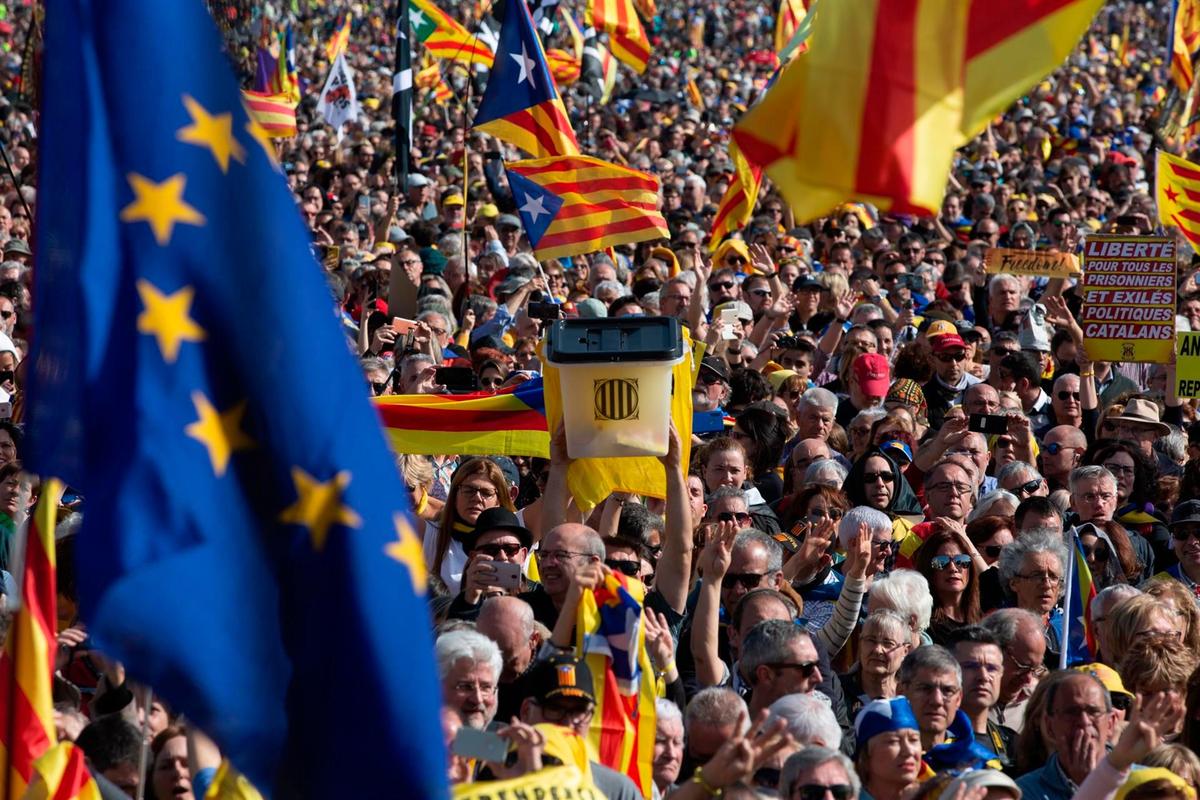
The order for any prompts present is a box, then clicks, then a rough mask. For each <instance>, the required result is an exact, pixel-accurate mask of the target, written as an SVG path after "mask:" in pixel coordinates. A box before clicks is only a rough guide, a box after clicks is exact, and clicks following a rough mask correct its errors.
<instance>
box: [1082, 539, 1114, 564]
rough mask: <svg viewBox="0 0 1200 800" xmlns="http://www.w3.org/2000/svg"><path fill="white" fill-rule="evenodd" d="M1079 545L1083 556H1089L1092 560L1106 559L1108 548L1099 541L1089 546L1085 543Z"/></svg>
mask: <svg viewBox="0 0 1200 800" xmlns="http://www.w3.org/2000/svg"><path fill="white" fill-rule="evenodd" d="M1080 547H1081V549H1082V550H1083V557H1084V558H1090V559H1092V560H1093V561H1108V548H1107V547H1105V546H1104V545H1102V544H1100V543H1099V542H1097V543H1096V544H1094V545H1092V546H1091V547H1088V546H1087V545H1080Z"/></svg>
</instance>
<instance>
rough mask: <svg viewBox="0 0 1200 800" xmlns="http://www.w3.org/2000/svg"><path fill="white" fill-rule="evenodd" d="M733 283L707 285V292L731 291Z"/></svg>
mask: <svg viewBox="0 0 1200 800" xmlns="http://www.w3.org/2000/svg"><path fill="white" fill-rule="evenodd" d="M733 286H734V283H733V281H713V282H712V283H710V284H709V285H708V290H709V291H710V292H711V291H712V290H714V289H732V288H733Z"/></svg>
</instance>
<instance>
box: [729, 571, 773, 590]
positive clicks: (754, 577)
mask: <svg viewBox="0 0 1200 800" xmlns="http://www.w3.org/2000/svg"><path fill="white" fill-rule="evenodd" d="M765 577H766V573H765V572H727V573H725V577H724V578H722V579H721V588H722V589H732V588H733V587H734V586H737V585H738V584H741V587H742V588H743V589H745V590H746V591H750V590H752V589H757V588H758V587H759V584H761V583H762V580H763V578H765Z"/></svg>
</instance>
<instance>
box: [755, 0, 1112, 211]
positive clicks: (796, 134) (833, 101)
mask: <svg viewBox="0 0 1200 800" xmlns="http://www.w3.org/2000/svg"><path fill="white" fill-rule="evenodd" d="M1102 4H1103V0H1031V1H1030V2H1026V3H1018V4H1015V5H1014V4H1009V3H996V2H994V0H971V1H970V2H966V1H965V0H862V2H856V3H831V4H829V6H828V7H823V8H822V10H821V12H820V13H821V15H822V19H821V26H820V34H819V35H818V36H816V37H815V39H814V40H813V41H812V43H811V44H810V47H809V50H808V53H807V54H806V55H805V57H804V58H802V59H796V60H794V61H792V62H791V63H790V64H789V65H788V66H787V67H786V68H785V69H784V70H783V72H782V73H781V74H780V76H779V80H778V81H776V83H775V86H774V87H772V89H771V90H770V91H769V92H768V93H767V95H766V97H765V98H764V99H763V101H762V102H761V103H759V104H758V105H757V106H755V107H754V108H753V109H751V110H750V111H749V112H748V113H747V114H746V115H745V116H743V117H742V120H741V122H740V123H739V124H738V125H737V127H736V128H735V130H734V137H735V138H736V140H737V143H738V146H739V147H741V149H742V152H743V153H744V154H745V156H746V158H747V160H749V161H750V162H751V163H752V164H757V165H759V166H761V167H763V168H764V169H765V170H766V172H767V174H768V175H769V176H770V177H771V179H772V180H773V181H774V182H775V183H776V184H777V185H778V186H779V189H780V191H781V192H782V193H783V195H784V197H785V198H786V199H787V200H788V202H789V203H790V204H791V206H792V209H793V210H794V211H795V214H796V219H797V221H798V222H807V221H809V220H812V219H815V218H817V217H820V216H822V215H823V214H825V213H826V212H828V211H829V210H830V209H832V208H834V207H836V206H837V205H838V204H839V203H842V202H844V201H846V200H849V199H852V198H853V199H858V200H863V201H866V202H869V203H872V204H874V205H875V206H877V207H879V208H880V209H881V210H890V211H893V212H897V213H913V214H919V215H925V214H931V213H934V212H935V211H936V209H938V208H939V207H940V206H941V202H942V197H943V194H944V192H945V189H946V180H947V176H948V175H949V173H950V165H951V161H952V159H953V156H954V150H955V148H957V147H958V146H960V145H962V144H963V143H964V142H966V141H968V140H970V139H971V138H972V137H973V136H974V135H975V134H976V133H978V132H979V131H980V130H982V129H983V128H984V127H985V126H986V125H987V123H988V121H990V120H991V119H993V118H994V117H995V116H996V115H997V114H998V113H1000V112H1001V111H1003V110H1004V109H1005V108H1007V107H1008V106H1009V105H1010V104H1011V103H1012V101H1013V100H1014V99H1016V98H1017V97H1019V96H1020V95H1021V94H1022V93H1023V92H1025V91H1026V90H1027V89H1028V88H1029V87H1030V86H1032V85H1033V84H1034V83H1035V82H1037V81H1038V80H1040V79H1041V78H1042V77H1044V76H1045V75H1047V74H1048V73H1049V72H1051V71H1052V70H1053V69H1054V68H1055V67H1057V66H1058V65H1059V64H1060V63H1062V61H1063V59H1064V58H1065V57H1066V56H1067V54H1068V53H1069V52H1070V51H1071V49H1072V48H1073V47H1074V46H1075V44H1076V43H1077V42H1078V41H1079V37H1080V36H1082V35H1083V33H1084V31H1085V30H1086V29H1087V26H1088V24H1089V23H1090V22H1091V19H1092V17H1093V16H1095V13H1096V11H1097V10H1098V9H1099V7H1100V6H1101V5H1102Z"/></svg>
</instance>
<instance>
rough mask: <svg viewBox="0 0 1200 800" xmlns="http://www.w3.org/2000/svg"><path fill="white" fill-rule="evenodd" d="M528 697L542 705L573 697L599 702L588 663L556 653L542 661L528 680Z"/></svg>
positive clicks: (530, 672)
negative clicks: (549, 701) (555, 699)
mask: <svg viewBox="0 0 1200 800" xmlns="http://www.w3.org/2000/svg"><path fill="white" fill-rule="evenodd" d="M526 680H527V684H526V685H527V686H528V687H529V696H530V697H531V698H532V699H533V701H534V702H536V703H537V704H539V705H544V704H545V703H546V701H548V700H553V699H554V698H556V697H571V698H579V699H582V700H591V701H592V702H593V703H594V702H596V697H595V695H594V693H593V689H592V671H591V670H590V669H588V665H587V663H586V662H583V661H580V660H579V659H577V658H575V657H574V656H572V655H567V654H565V653H557V654H555V655H553V656H551V657H550V658H547V659H545V660H543V661H539V662H538V663H537V664H535V665H534V666H533V668H532V669H531V670H530V671H529V675H528V677H527V679H526Z"/></svg>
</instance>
